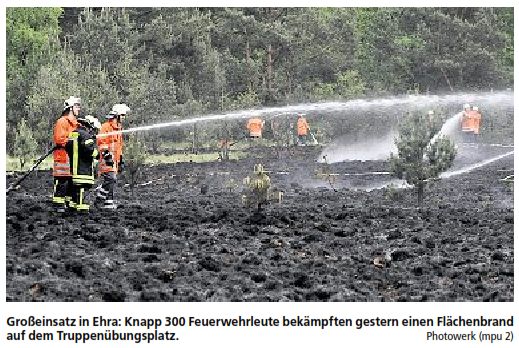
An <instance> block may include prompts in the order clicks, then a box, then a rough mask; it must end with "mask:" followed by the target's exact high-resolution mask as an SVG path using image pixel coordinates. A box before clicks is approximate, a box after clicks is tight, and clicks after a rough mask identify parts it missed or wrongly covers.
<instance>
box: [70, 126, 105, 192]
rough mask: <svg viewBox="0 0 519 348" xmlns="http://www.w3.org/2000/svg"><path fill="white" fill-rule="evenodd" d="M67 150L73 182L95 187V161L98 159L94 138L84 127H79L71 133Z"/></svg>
mask: <svg viewBox="0 0 519 348" xmlns="http://www.w3.org/2000/svg"><path fill="white" fill-rule="evenodd" d="M66 150H67V153H68V155H69V158H70V167H71V168H72V182H73V183H74V184H85V185H93V184H94V159H95V158H97V157H98V153H97V149H96V145H95V141H94V137H93V136H92V135H91V134H90V133H89V132H88V131H87V130H86V129H85V128H84V127H79V128H78V129H77V130H76V131H74V132H72V133H70V137H69V140H68V142H67V145H66Z"/></svg>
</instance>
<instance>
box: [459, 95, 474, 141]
mask: <svg viewBox="0 0 519 348" xmlns="http://www.w3.org/2000/svg"><path fill="white" fill-rule="evenodd" d="M461 131H462V133H463V141H470V140H471V139H472V134H473V133H472V132H473V130H472V110H471V109H470V104H465V105H463V113H462V116H461Z"/></svg>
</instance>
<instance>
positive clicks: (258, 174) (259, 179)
mask: <svg viewBox="0 0 519 348" xmlns="http://www.w3.org/2000/svg"><path fill="white" fill-rule="evenodd" d="M244 183H245V184H246V185H247V188H248V190H247V192H246V194H245V195H244V196H243V197H242V199H243V201H244V203H245V204H246V205H247V206H249V207H252V206H255V207H256V208H257V209H258V210H261V208H262V205H263V204H264V203H266V202H268V200H269V198H270V197H269V191H270V178H269V176H268V175H267V174H266V173H265V170H264V169H263V165H262V164H260V163H258V164H256V165H255V166H254V173H253V175H252V176H250V177H246V178H245V180H244Z"/></svg>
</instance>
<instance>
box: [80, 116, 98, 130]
mask: <svg viewBox="0 0 519 348" xmlns="http://www.w3.org/2000/svg"><path fill="white" fill-rule="evenodd" d="M78 122H79V123H82V124H84V125H85V126H88V127H90V128H92V129H97V130H99V129H101V122H99V120H98V119H97V118H95V117H94V116H92V115H86V116H85V117H83V118H78Z"/></svg>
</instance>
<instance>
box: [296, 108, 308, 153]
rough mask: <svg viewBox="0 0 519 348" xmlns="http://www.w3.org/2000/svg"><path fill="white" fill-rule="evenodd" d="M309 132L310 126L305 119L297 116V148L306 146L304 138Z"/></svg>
mask: <svg viewBox="0 0 519 348" xmlns="http://www.w3.org/2000/svg"><path fill="white" fill-rule="evenodd" d="M309 130H310V126H309V125H308V122H307V121H306V118H304V117H303V115H302V114H298V115H297V144H298V145H299V146H306V143H307V141H306V138H307V136H308V131H309Z"/></svg>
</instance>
